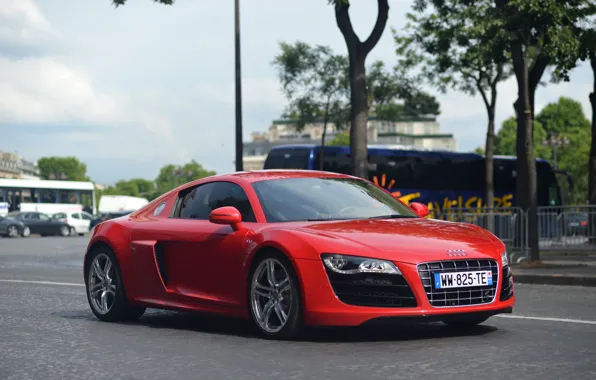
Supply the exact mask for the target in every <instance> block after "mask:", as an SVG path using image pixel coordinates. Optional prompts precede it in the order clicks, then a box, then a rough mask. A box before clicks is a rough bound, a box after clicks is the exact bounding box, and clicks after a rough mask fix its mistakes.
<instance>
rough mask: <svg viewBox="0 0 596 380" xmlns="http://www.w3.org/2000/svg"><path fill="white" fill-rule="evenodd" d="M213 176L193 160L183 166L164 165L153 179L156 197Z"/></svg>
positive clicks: (212, 173) (212, 172)
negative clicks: (188, 183)
mask: <svg viewBox="0 0 596 380" xmlns="http://www.w3.org/2000/svg"><path fill="white" fill-rule="evenodd" d="M212 175H215V172H214V171H211V170H207V169H205V168H204V167H203V166H202V165H201V164H199V163H197V162H196V161H195V160H192V161H191V162H188V163H186V164H184V165H183V166H177V165H166V166H164V167H162V168H161V170H160V171H159V175H158V176H157V178H156V179H155V188H156V194H157V195H156V196H155V197H157V196H159V195H161V194H164V193H166V192H168V191H170V190H172V189H174V188H176V187H178V186H181V185H183V184H185V183H187V182H190V181H194V180H197V179H201V178H205V177H209V176H212Z"/></svg>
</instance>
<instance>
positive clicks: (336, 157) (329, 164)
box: [313, 148, 352, 175]
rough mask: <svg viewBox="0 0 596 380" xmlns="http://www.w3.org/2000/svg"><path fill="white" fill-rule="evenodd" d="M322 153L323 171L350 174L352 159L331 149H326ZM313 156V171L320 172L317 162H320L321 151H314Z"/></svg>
mask: <svg viewBox="0 0 596 380" xmlns="http://www.w3.org/2000/svg"><path fill="white" fill-rule="evenodd" d="M324 153H325V158H324V162H323V171H326V172H332V173H340V174H348V175H351V174H352V161H351V160H352V159H351V157H350V155H348V154H346V153H344V152H342V151H337V150H335V149H333V148H326V149H325V151H324ZM314 155H315V157H314V160H313V169H314V170H320V166H319V165H320V164H319V162H321V151H320V150H319V151H315V153H314Z"/></svg>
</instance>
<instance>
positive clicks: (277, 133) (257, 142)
mask: <svg viewBox="0 0 596 380" xmlns="http://www.w3.org/2000/svg"><path fill="white" fill-rule="evenodd" d="M367 130H368V136H367V137H368V143H369V144H370V145H400V146H405V147H409V148H411V149H420V150H440V151H451V152H452V151H455V150H456V148H457V145H456V140H455V138H454V137H453V135H452V134H446V133H441V132H440V125H439V123H438V122H437V121H436V120H435V119H431V118H428V119H422V118H421V119H419V120H404V121H397V122H394V121H386V120H377V119H376V118H374V117H371V118H369V121H368V124H367ZM339 133H342V131H339V130H338V129H337V127H336V126H335V124H333V123H329V124H327V131H326V133H325V143H328V142H330V141H331V140H333V139H334V138H335V137H336V136H337V135H338V134H339ZM322 136H323V123H313V124H307V125H306V126H304V128H303V129H302V130H301V131H300V132H298V131H297V130H296V123H295V122H294V121H292V120H275V121H274V122H273V123H272V125H271V126H270V127H269V130H268V131H266V132H255V133H253V134H252V135H251V140H252V141H250V142H246V143H244V158H243V165H244V169H245V170H259V169H262V168H263V165H264V163H265V159H266V158H267V154H268V153H269V151H270V150H271V148H272V147H274V146H278V145H287V144H320V143H321V138H322Z"/></svg>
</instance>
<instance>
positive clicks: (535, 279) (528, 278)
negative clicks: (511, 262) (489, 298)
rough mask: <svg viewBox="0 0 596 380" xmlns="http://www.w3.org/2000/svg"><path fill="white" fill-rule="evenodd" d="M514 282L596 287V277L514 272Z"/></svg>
mask: <svg viewBox="0 0 596 380" xmlns="http://www.w3.org/2000/svg"><path fill="white" fill-rule="evenodd" d="M513 282H514V283H518V284H534V285H567V286H590V287H592V286H593V287H596V276H581V275H580V276H569V275H552V274H526V273H517V274H516V273H515V271H514V272H513Z"/></svg>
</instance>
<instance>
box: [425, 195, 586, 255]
mask: <svg viewBox="0 0 596 380" xmlns="http://www.w3.org/2000/svg"><path fill="white" fill-rule="evenodd" d="M431 218H433V219H440V220H446V221H451V222H463V223H470V224H475V225H477V226H480V227H482V228H485V229H487V230H489V231H491V232H492V233H493V234H495V235H496V236H497V237H498V238H499V239H501V240H502V241H503V242H504V243H505V244H506V245H507V249H508V252H509V253H510V255H511V258H512V260H513V261H515V262H519V261H522V260H525V259H527V257H528V255H529V248H528V217H527V213H526V212H524V211H523V210H522V209H520V208H518V207H512V208H501V209H484V208H471V209H459V208H453V209H446V210H440V211H438V210H433V211H432V212H431ZM538 237H539V248H540V251H541V252H544V251H552V252H560V253H568V252H572V251H595V252H596V206H591V205H584V206H579V205H578V206H553V207H550V206H549V207H539V208H538Z"/></svg>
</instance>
